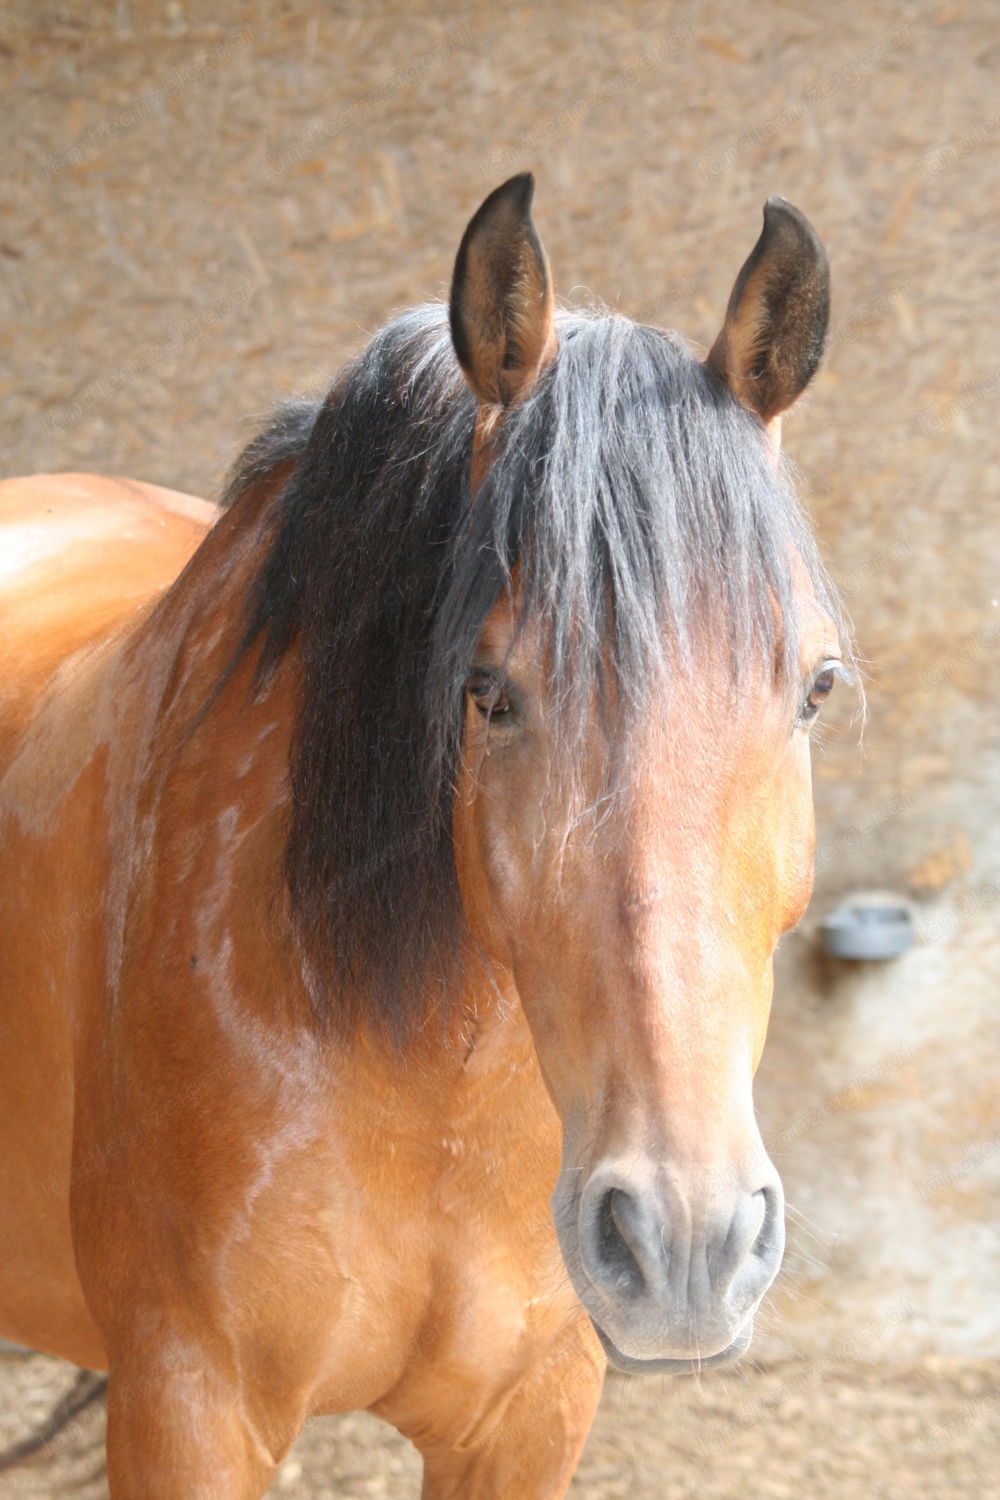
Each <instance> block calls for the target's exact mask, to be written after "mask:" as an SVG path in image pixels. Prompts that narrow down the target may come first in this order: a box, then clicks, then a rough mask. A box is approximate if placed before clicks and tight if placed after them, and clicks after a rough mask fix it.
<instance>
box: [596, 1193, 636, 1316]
mask: <svg viewBox="0 0 1000 1500" xmlns="http://www.w3.org/2000/svg"><path fill="white" fill-rule="evenodd" d="M633 1218H634V1204H633V1202H632V1199H631V1198H630V1197H629V1195H628V1193H625V1192H623V1191H622V1190H621V1188H610V1189H609V1190H608V1192H606V1193H605V1195H604V1197H603V1198H602V1199H601V1203H600V1206H599V1208H598V1211H597V1247H596V1248H597V1260H598V1270H599V1272H600V1276H601V1280H602V1281H603V1282H605V1284H606V1285H608V1286H610V1287H614V1289H615V1290H616V1291H618V1292H624V1293H626V1294H628V1295H631V1296H634V1297H635V1296H641V1294H642V1293H643V1292H644V1291H645V1289H646V1281H645V1278H644V1276H643V1274H642V1272H641V1271H640V1269H639V1263H638V1261H637V1260H636V1258H635V1255H634V1253H633V1251H632V1247H631V1245H630V1244H629V1238H628V1236H630V1235H632V1234H634V1233H635V1226H634V1225H633V1223H632V1222H631V1221H632V1219H633Z"/></svg>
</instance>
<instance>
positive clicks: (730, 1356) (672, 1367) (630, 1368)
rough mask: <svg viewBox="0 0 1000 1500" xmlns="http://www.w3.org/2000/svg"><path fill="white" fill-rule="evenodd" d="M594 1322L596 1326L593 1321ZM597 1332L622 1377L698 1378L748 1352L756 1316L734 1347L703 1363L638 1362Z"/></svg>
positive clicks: (721, 1350)
mask: <svg viewBox="0 0 1000 1500" xmlns="http://www.w3.org/2000/svg"><path fill="white" fill-rule="evenodd" d="M590 1321H591V1322H592V1323H594V1320H593V1318H591V1320H590ZM594 1332H595V1333H596V1334H597V1337H598V1338H599V1339H600V1341H601V1347H602V1349H603V1350H604V1353H605V1354H606V1355H607V1359H608V1364H609V1365H610V1366H611V1367H612V1369H614V1370H618V1371H619V1373H620V1374H622V1375H695V1374H697V1373H698V1371H699V1370H711V1369H713V1368H714V1367H715V1366H716V1365H728V1364H731V1363H732V1362H733V1360H736V1359H739V1358H740V1357H741V1355H744V1354H745V1353H746V1352H747V1350H748V1349H749V1348H750V1342H751V1340H752V1338H753V1315H752V1314H751V1315H750V1317H749V1318H747V1320H746V1322H745V1323H744V1325H743V1327H742V1328H741V1329H740V1331H739V1333H738V1334H737V1335H736V1337H735V1338H734V1339H733V1342H732V1343H731V1344H729V1345H728V1346H727V1347H726V1348H725V1349H720V1350H719V1352H718V1354H707V1355H705V1356H704V1358H702V1359H635V1358H633V1356H632V1355H631V1354H623V1353H622V1352H621V1350H620V1349H618V1348H617V1347H616V1346H615V1344H613V1343H612V1342H611V1340H610V1339H609V1338H608V1336H607V1334H606V1333H605V1332H604V1330H603V1328H600V1327H598V1325H597V1324H596V1323H594Z"/></svg>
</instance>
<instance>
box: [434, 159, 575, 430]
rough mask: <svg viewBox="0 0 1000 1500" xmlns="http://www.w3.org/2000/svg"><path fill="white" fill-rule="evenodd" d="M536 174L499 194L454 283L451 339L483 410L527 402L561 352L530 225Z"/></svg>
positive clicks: (486, 209) (480, 221)
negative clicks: (526, 399) (544, 371)
mask: <svg viewBox="0 0 1000 1500" xmlns="http://www.w3.org/2000/svg"><path fill="white" fill-rule="evenodd" d="M534 191H535V179H534V177H533V176H532V175H531V173H530V172H521V173H519V175H518V176H517V177H511V178H510V179H509V181H507V182H505V183H503V184H502V185H501V186H500V187H498V188H497V189H496V190H495V191H494V192H492V193H491V194H490V196H489V197H488V198H487V199H486V201H485V202H484V203H483V204H482V205H481V206H480V208H479V210H478V211H477V213H476V214H475V215H474V217H473V218H472V220H471V222H470V223H469V227H468V228H467V229H466V231H465V234H464V235H463V237H462V243H461V245H460V246H459V250H458V256H457V257H456V260H455V273H454V276H453V277H452V282H451V309H450V311H451V337H452V342H453V343H454V345H455V353H456V354H457V355H458V361H459V364H460V365H461V366H462V369H463V370H464V371H465V376H466V379H467V380H468V382H469V384H470V385H471V387H472V389H473V391H474V392H475V394H476V395H477V396H478V398H479V400H480V402H481V403H482V405H483V406H485V407H493V408H502V407H505V406H512V405H513V404H514V403H515V402H517V401H520V400H521V399H522V398H523V397H524V396H526V395H527V394H528V392H529V391H530V389H531V387H532V386H533V385H534V383H535V381H536V380H537V379H538V376H539V374H540V373H541V371H542V370H543V369H544V368H545V366H546V365H547V364H549V362H550V361H551V360H552V358H553V356H554V355H555V352H556V335H555V323H554V319H553V312H554V303H553V296H552V277H551V275H550V274H549V263H548V260H547V259H546V255H545V251H544V250H543V249H542V242H541V240H540V239H539V237H538V230H537V229H536V228H535V221H534V220H533V219H532V217H531V200H532V197H533V196H534Z"/></svg>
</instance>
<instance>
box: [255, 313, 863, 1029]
mask: <svg viewBox="0 0 1000 1500" xmlns="http://www.w3.org/2000/svg"><path fill="white" fill-rule="evenodd" d="M557 329H558V336H559V351H558V354H557V356H556V358H555V360H554V362H553V363H552V365H551V366H550V367H549V368H548V370H547V371H546V372H545V373H544V375H543V376H542V377H541V379H540V380H539V382H538V384H537V386H536V388H535V390H534V391H533V392H532V394H531V395H530V397H529V398H528V399H527V400H526V401H524V402H523V403H521V404H520V405H519V406H518V407H516V408H514V409H513V410H512V411H511V412H510V413H509V414H508V416H507V418H506V421H505V425H504V434H503V445H502V449H501V451H500V453H499V455H498V457H497V459H496V461H495V462H494V463H493V465H492V467H491V469H490V471H489V473H488V474H487V476H486V478H485V480H484V481H483V484H482V485H481V487H480V489H479V490H478V491H477V494H476V498H475V502H473V501H472V498H471V495H470V488H469V470H470V463H471V455H472V437H473V426H474V420H475V402H474V400H473V397H472V395H471V393H470V392H469V390H468V387H467V385H466V382H465V380H464V378H463V376H462V374H461V371H460V369H459V366H458V363H457V360H456V357H455V354H454V352H453V349H452V345H451V340H450V336H449V331H448V322H447V309H446V308H444V307H443V306H429V307H423V308H418V309H416V310H415V311H413V312H410V313H407V314H405V315H404V316H402V317H400V318H398V319H396V320H395V321H394V322H393V323H391V324H389V325H388V326H387V327H386V328H384V329H383V330H382V331H381V332H380V333H379V334H377V335H376V337H375V338H374V339H373V340H372V342H371V343H370V344H369V345H368V347H367V348H366V349H365V350H364V351H363V352H362V354H361V355H360V356H358V358H357V359H356V360H355V361H354V362H353V363H352V364H351V365H350V366H348V368H347V370H346V371H345V372H344V373H343V375H342V376H341V377H340V379H339V380H338V381H337V383H336V384H335V386H334V388H333V390H332V391H331V393H330V395H329V397H328V398H327V401H326V402H325V404H324V405H323V406H322V408H320V410H319V412H318V414H314V419H313V416H310V417H309V419H308V420H307V419H306V417H305V415H304V414H302V413H301V412H300V413H299V415H298V417H297V418H296V419H294V420H293V419H285V420H284V425H283V426H282V422H281V419H279V421H278V423H277V424H276V426H275V428H274V433H275V438H274V441H275V451H276V452H278V451H280V452H281V455H282V458H287V457H288V445H289V435H290V433H291V432H292V430H294V432H295V433H297V437H296V438H295V439H294V441H296V442H297V443H298V445H299V449H300V457H299V459H298V463H297V467H296V468H295V470H294V472H293V474H292V476H291V478H290V480H289V482H288V483H287V485H286V486H285V488H284V491H283V492H282V494H281V496H280V498H279V500H278V502H277V506H278V508H277V512H276V515H275V518H274V531H273V540H272V542H271V545H270V551H269V553H268V555H267V556H266V558H265V560H264V562H263V565H262V567H261V569H260V571H259V573H258V576H257V578H256V582H255V585H254V589H253V591H252V595H251V598H250V601H249V609H250V614H249V621H248V628H247V633H246V637H245V641H244V646H245V647H249V646H250V645H252V644H253V643H256V642H259V643H260V650H261V654H260V658H259V665H258V673H257V675H258V680H259V681H260V680H263V679H265V678H266V677H267V676H268V675H269V674H270V673H271V672H272V671H273V670H274V669H275V667H276V666H277V665H278V664H279V663H280V661H281V659H282V657H283V656H284V655H285V653H287V652H288V651H289V650H290V649H291V648H292V647H293V646H294V649H295V650H296V652H297V654H298V656H299V658H300V661H301V668H302V673H303V690H302V697H301V702H300V705H299V711H298V720H297V723H296V725H295V731H294V738H293V748H292V756H291V764H290V777H291V792H292V809H291V827H290V833H289V839H288V845H287V852H286V869H287V876H288V882H289V888H290V893H291V898H292V908H293V912H294V914H295V920H296V922H297V924H298V927H299V931H300V934H301V937H302V939H303V942H304V944H305V946H306V948H307V950H308V952H309V954H310V958H311V961H312V965H313V967H314V970H315V972H316V973H317V974H318V975H319V976H320V990H321V992H322V994H323V995H324V997H325V998H324V1000H323V1001H322V1003H321V1004H320V1006H319V1009H320V1010H321V1012H322V1015H321V1019H324V1020H326V1021H328V1022H331V1023H346V1024H350V1023H351V1022H353V1021H356V1020H358V1019H360V1018H362V1017H366V1018H370V1019H372V1020H374V1021H376V1022H377V1023H379V1024H382V1025H385V1026H387V1027H388V1028H389V1030H390V1031H392V1032H394V1033H395V1034H396V1035H397V1036H400V1035H403V1034H405V1031H406V1030H407V1028H408V1026H409V1025H410V1024H411V1023H412V1022H413V1021H414V1020H416V1019H419V1017H421V1016H423V1015H425V1014H426V1008H427V1005H428V1003H431V1002H432V1001H433V999H434V997H438V998H440V997H441V996H442V995H443V994H446V993H447V992H448V990H449V987H451V986H453V983H454V980H455V977H456V974H457V971H458V969H459V967H460V964H461V957H462V953H463V948H464V943H465V938H464V931H463V921H462V912H461V904H460V900H459V895H458V888H457V880H456V872H455V862H454V854H453V848H452V787H453V783H454V779H455V774H456V765H457V757H458V755H459V753H460V750H461V725H462V722H463V708H464V697H465V684H466V681H467V679H468V674H469V669H470V667H471V665H472V660H473V653H474V651H475V647H476V643H477V641H478V638H479V635H480V632H481V629H482V626H483V623H484V621H485V618H486V616H487V614H488V613H489V611H490V610H491V609H492V607H493V605H494V604H495V602H496V600H497V598H498V597H499V595H500V593H501V592H502V590H503V588H504V586H505V584H506V583H507V582H508V581H509V578H510V574H511V570H512V569H513V567H514V566H515V564H518V565H519V570H518V582H519V587H520V589H521V590H522V591H523V601H524V602H523V610H522V622H526V621H530V620H537V621H538V622H540V623H541V625H542V627H543V632H544V637H545V642H546V660H547V664H548V669H549V672H550V677H551V687H552V689H553V692H552V702H553V704H554V705H555V706H556V709H557V711H558V713H560V714H561V715H562V716H563V718H564V719H565V721H566V724H567V725H568V726H569V727H571V728H574V727H575V728H579V726H580V725H581V724H583V722H584V719H585V714H584V712H583V709H582V705H585V704H586V703H589V702H592V701H593V689H594V686H595V684H597V683H599V682H600V679H601V674H602V673H603V672H604V671H605V670H610V672H611V674H612V675H613V678H614V683H615V693H614V702H615V715H616V718H617V720H618V723H617V726H616V733H620V734H621V736H622V741H621V742H622V743H625V742H626V741H627V737H628V726H629V722H630V720H631V719H633V718H634V717H635V715H637V714H638V713H639V712H641V709H642V705H643V704H646V703H648V698H649V684H650V681H651V680H652V679H656V678H660V679H663V680H666V679H667V678H668V677H669V676H670V673H671V672H674V673H675V674H676V673H684V672H685V671H690V670H693V669H694V668H695V665H696V663H697V660H698V657H699V653H700V652H701V651H702V650H703V649H704V648H705V646H706V644H707V645H708V647H709V649H711V650H712V651H713V653H714V654H715V655H716V656H717V657H718V656H720V655H721V657H722V659H724V660H725V661H726V662H727V663H728V664H729V666H730V669H731V672H732V675H733V680H734V682H735V681H736V680H737V679H738V678H739V676H740V674H741V672H742V671H743V669H744V668H745V667H746V666H747V665H748V664H749V663H750V662H751V660H752V661H754V662H756V663H760V662H761V661H762V660H763V661H764V662H770V663H773V662H774V660H775V648H776V636H777V633H778V631H779V629H780V630H781V632H782V633H783V637H784V652H783V657H782V659H783V660H784V661H785V662H786V663H791V665H790V666H789V667H788V671H789V672H791V673H795V672H797V666H796V665H795V663H796V653H795V640H796V620H795V608H794V593H793V585H792V578H791V567H790V558H791V554H792V552H793V551H797V552H798V555H799V556H800V557H801V559H802V561H803V562H804V564H805V566H806V568H807V570H808V572H809V574H810V576H811V577H812V580H813V584H814V587H815V588H816V591H817V595H818V597H819V599H820V601H821V602H823V603H825V604H826V605H827V607H828V608H830V610H831V612H832V613H833V614H834V617H835V619H839V616H838V614H837V610H836V605H835V603H834V602H833V601H832V599H831V593H830V590H829V589H828V587H827V583H826V579H825V575H824V573H823V569H822V567H821V565H820V563H819V560H818V557H817V554H816V551H815V546H814V543H813V541H812V537H811V533H810V531H809V528H808V526H807V525H806V523H805V521H804V520H803V518H802V515H801V512H800V511H799V509H798V506H797V503H796V501H795V499H794V497H793V495H792V492H791V489H790V487H789V486H788V485H787V484H786V483H785V482H784V481H783V480H782V478H781V477H780V476H779V475H776V474H775V472H774V471H773V469H772V468H771V466H770V464H769V462H768V459H767V455H766V451H765V445H764V442H763V436H762V433H761V429H760V426H759V424H758V423H757V422H756V420H755V419H754V418H753V417H751V416H750V415H749V414H747V413H746V412H745V411H744V410H743V409H742V408H741V407H740V406H739V405H738V403H737V402H736V401H735V399H734V398H733V397H732V396H731V394H730V393H729V391H728V390H727V389H726V388H725V386H724V385H723V384H722V383H721V381H720V380H719V379H718V378H717V377H716V376H715V375H714V374H713V373H712V372H711V371H710V370H708V369H707V368H706V367H705V366H704V365H702V364H700V363H698V362H697V361H696V360H695V359H694V358H693V356H692V355H691V354H690V353H689V352H688V350H687V349H686V348H685V347H684V346H683V345H682V344H681V342H680V341H679V340H677V339H674V338H672V337H671V336H669V335H665V334H663V333H660V332H658V331H656V330H653V329H650V328H645V327H642V326H637V325H635V324H633V323H631V322H629V321H627V320H626V319H623V318H618V317H609V316H587V315H579V314H572V315H570V314H563V315H561V316H560V317H559V319H558V323H557ZM282 439H283V442H282ZM267 444H268V434H264V435H263V436H262V438H261V439H258V440H257V445H256V447H254V445H251V450H248V454H252V462H248V464H247V465H246V467H247V468H248V469H249V470H252V471H253V474H254V475H257V473H258V472H259V469H260V465H261V464H262V463H266V449H267ZM276 462H277V459H276ZM236 488H237V489H238V488H239V485H238V483H237V486H236ZM776 606H777V607H776ZM706 622H707V623H708V628H709V629H710V631H711V632H712V634H713V639H712V640H711V641H709V642H707V643H706V641H705V640H704V635H705V630H706ZM577 743H578V736H577V734H576V733H572V734H569V735H567V736H566V738H565V744H566V746H567V753H568V754H570V755H572V754H573V753H574V751H573V746H574V745H575V744H577ZM619 774H621V772H620V768H619ZM625 776H626V778H627V768H626V772H625Z"/></svg>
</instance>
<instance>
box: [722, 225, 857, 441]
mask: <svg viewBox="0 0 1000 1500" xmlns="http://www.w3.org/2000/svg"><path fill="white" fill-rule="evenodd" d="M829 321H830V266H829V262H828V261H827V258H826V251H825V250H824V249H823V245H822V242H821V240H820V238H819V236H818V234H817V233H816V231H815V229H813V227H812V225H811V224H810V223H809V220H808V219H807V218H806V217H805V215H804V214H800V213H799V211H798V209H797V208H793V207H792V205H791V204H790V203H786V202H785V200H784V198H769V199H768V200H767V202H766V203H765V205H764V228H763V230H762V231H761V236H760V239H759V240H758V241H757V243H756V245H755V246H754V247H753V250H752V251H751V252H750V258H749V259H748V260H747V262H746V265H745V266H744V267H743V269H742V271H741V272H740V274H739V275H738V276H737V278H736V285H735V286H734V287H733V292H732V296H731V297H730V299H729V306H728V308H727V309H726V321H725V322H724V323H723V325H722V332H721V333H720V334H719V337H718V338H717V339H716V341H715V343H714V344H713V346H712V352H711V353H710V354H709V356H708V364H709V366H710V367H711V368H712V369H713V370H714V371H715V372H716V374H717V375H721V377H722V379H723V380H724V381H725V382H726V384H727V385H728V386H729V388H730V390H731V391H732V392H733V394H734V395H735V396H736V397H737V398H738V399H739V400H740V401H742V403H743V405H744V406H747V407H749V408H750V410H751V411H755V412H756V413H757V415H758V416H759V417H760V418H761V420H762V421H763V422H765V423H770V422H772V421H773V420H774V418H775V417H777V416H780V414H781V413H782V412H783V411H784V410H785V409H786V408H787V407H789V406H791V404H792V402H793V401H794V400H795V398H796V397H797V396H799V395H800V394H801V393H802V391H804V390H805V388H806V386H807V385H808V384H809V382H810V380H811V379H812V377H813V375H814V374H815V373H816V367H817V365H818V364H819V361H820V356H821V355H822V353H823V342H824V340H825V338H826V329H827V324H828V323H829Z"/></svg>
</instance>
